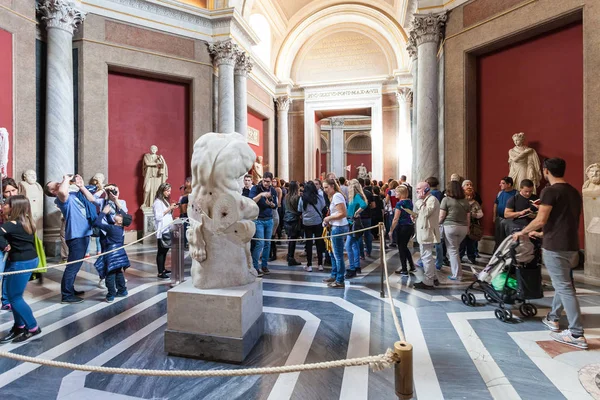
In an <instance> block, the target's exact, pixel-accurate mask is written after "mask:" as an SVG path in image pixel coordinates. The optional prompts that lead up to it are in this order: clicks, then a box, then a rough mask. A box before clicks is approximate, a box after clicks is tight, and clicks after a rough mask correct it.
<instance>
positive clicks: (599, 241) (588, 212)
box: [583, 191, 600, 278]
mask: <svg viewBox="0 0 600 400" xmlns="http://www.w3.org/2000/svg"><path fill="white" fill-rule="evenodd" d="M594 194H596V195H597V196H594ZM594 194H591V195H590V194H588V193H586V192H585V191H584V193H583V215H584V227H585V268H584V271H585V275H586V276H591V277H594V278H600V192H598V193H594Z"/></svg>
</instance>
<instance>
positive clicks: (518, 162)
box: [508, 132, 542, 193]
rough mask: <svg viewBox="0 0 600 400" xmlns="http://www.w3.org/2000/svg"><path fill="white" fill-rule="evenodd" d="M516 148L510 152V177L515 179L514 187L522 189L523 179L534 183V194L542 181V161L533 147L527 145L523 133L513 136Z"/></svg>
mask: <svg viewBox="0 0 600 400" xmlns="http://www.w3.org/2000/svg"><path fill="white" fill-rule="evenodd" d="M512 139H513V142H514V143H515V147H513V148H512V149H510V150H509V151H508V165H509V167H510V170H509V172H508V176H510V177H511V178H513V181H514V186H515V187H516V188H518V187H520V185H521V181H522V180H523V179H531V180H532V181H533V192H534V193H536V188H537V187H538V186H540V182H541V180H542V170H541V169H540V159H539V157H538V155H537V153H536V152H535V150H534V149H532V148H531V147H527V146H526V145H525V134H524V133H523V132H520V133H515V134H514V135H513V136H512Z"/></svg>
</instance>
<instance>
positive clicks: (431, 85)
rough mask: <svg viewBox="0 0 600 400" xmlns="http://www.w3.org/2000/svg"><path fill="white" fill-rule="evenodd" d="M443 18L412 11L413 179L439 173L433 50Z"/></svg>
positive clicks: (435, 63)
mask: <svg viewBox="0 0 600 400" xmlns="http://www.w3.org/2000/svg"><path fill="white" fill-rule="evenodd" d="M446 19H447V16H446V13H441V14H426V15H423V14H415V16H414V20H413V32H414V35H415V41H416V44H417V52H418V54H419V68H418V72H417V85H418V86H417V93H418V96H417V146H416V147H417V169H416V172H417V176H416V181H422V180H424V179H426V178H428V177H430V176H436V177H439V176H440V165H439V154H438V152H439V146H438V63H437V51H438V45H439V42H440V39H441V38H442V30H443V27H444V24H445V22H446ZM411 34H412V32H411Z"/></svg>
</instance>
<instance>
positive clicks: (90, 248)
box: [85, 236, 102, 254]
mask: <svg viewBox="0 0 600 400" xmlns="http://www.w3.org/2000/svg"><path fill="white" fill-rule="evenodd" d="M94 239H96V254H99V253H101V252H102V251H101V248H102V246H100V237H99V236H96V237H95V238H94ZM91 252H92V241H91V240H90V243H89V244H88V247H87V251H86V252H85V254H91Z"/></svg>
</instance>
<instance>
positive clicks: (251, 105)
mask: <svg viewBox="0 0 600 400" xmlns="http://www.w3.org/2000/svg"><path fill="white" fill-rule="evenodd" d="M247 82H248V109H249V110H252V111H254V112H255V113H258V114H260V115H261V117H262V118H263V119H264V125H265V126H264V127H263V140H264V143H263V165H267V164H268V165H269V168H270V169H271V170H272V168H271V167H270V166H271V165H276V164H277V162H276V159H275V112H276V111H275V105H274V103H273V97H272V96H271V95H270V94H269V93H267V92H266V91H265V90H264V89H263V88H262V87H260V86H259V85H258V84H257V83H256V82H254V81H253V79H252V77H248V81H247Z"/></svg>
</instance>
